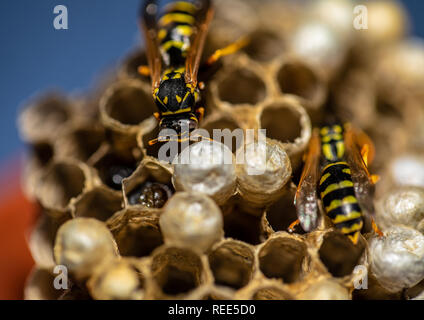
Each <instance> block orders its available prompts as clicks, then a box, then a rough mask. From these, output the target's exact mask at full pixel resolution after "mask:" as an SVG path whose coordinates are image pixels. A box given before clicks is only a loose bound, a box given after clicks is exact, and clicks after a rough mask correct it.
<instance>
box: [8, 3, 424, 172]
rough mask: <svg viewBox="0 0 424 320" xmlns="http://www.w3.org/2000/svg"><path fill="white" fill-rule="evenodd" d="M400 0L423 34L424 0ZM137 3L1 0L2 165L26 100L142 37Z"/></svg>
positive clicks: (78, 77)
mask: <svg viewBox="0 0 424 320" xmlns="http://www.w3.org/2000/svg"><path fill="white" fill-rule="evenodd" d="M229 1H231V0H229ZM364 2H365V1H364ZM402 2H403V4H404V5H405V6H406V8H407V9H408V11H409V14H410V16H411V20H412V23H413V33H414V34H415V35H418V36H421V37H424V1H422V0H404V1H402ZM59 4H62V5H65V6H66V7H67V8H68V17H69V21H68V22H69V29H68V30H55V29H54V28H53V19H54V16H55V15H54V14H53V8H54V7H55V6H56V5H59ZM138 6H139V0H125V1H122V0H121V1H118V0H72V1H71V0H67V1H65V0H54V1H53V0H38V1H34V0H1V1H0V40H1V42H0V79H1V81H0V108H1V117H0V146H1V148H0V166H1V164H2V163H4V161H5V160H6V159H7V158H10V157H11V156H12V155H14V154H15V155H16V154H17V153H19V151H20V150H22V149H23V144H22V142H20V140H19V137H18V133H17V129H16V117H17V113H18V110H19V107H20V106H21V105H22V103H23V102H24V101H25V100H27V99H28V98H29V97H31V96H33V95H34V94H36V93H38V92H40V91H43V90H46V89H49V88H60V89H63V90H64V91H65V92H75V91H79V90H83V91H85V90H86V89H87V88H89V87H90V86H92V85H93V83H94V82H95V80H96V79H97V78H98V77H100V76H101V74H102V73H103V72H105V71H106V70H108V68H110V67H113V66H114V65H116V63H117V62H118V61H119V59H121V58H122V57H123V56H124V55H125V54H126V53H127V52H128V51H129V50H130V49H131V48H133V47H134V46H136V45H137V44H139V43H140V41H141V38H140V34H139V31H138V28H137V11H138V10H137V9H138Z"/></svg>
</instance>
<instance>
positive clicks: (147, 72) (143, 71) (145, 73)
mask: <svg viewBox="0 0 424 320" xmlns="http://www.w3.org/2000/svg"><path fill="white" fill-rule="evenodd" d="M137 71H138V73H139V74H141V75H142V76H145V77H148V76H150V68H149V67H148V66H139V67H138V68H137Z"/></svg>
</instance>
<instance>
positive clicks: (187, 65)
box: [138, 0, 248, 145]
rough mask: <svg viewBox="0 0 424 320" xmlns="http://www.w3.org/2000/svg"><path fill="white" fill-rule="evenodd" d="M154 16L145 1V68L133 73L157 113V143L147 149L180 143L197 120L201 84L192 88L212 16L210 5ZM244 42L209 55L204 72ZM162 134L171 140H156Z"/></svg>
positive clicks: (206, 0)
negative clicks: (148, 86)
mask: <svg viewBox="0 0 424 320" xmlns="http://www.w3.org/2000/svg"><path fill="white" fill-rule="evenodd" d="M157 13H158V6H157V4H156V1H154V0H146V1H145V2H144V4H143V5H142V7H141V10H140V26H141V29H142V32H143V34H144V39H145V43H146V51H147V62H148V66H140V67H139V69H138V71H139V72H140V73H141V74H143V75H149V76H150V78H151V81H152V93H153V99H154V101H155V103H156V105H157V107H158V112H156V113H154V116H155V117H156V119H157V120H158V122H159V128H160V132H159V136H158V138H156V139H153V140H151V141H149V145H153V144H155V143H157V142H158V141H161V142H164V141H171V140H173V141H182V140H186V139H188V135H189V133H190V132H192V131H193V130H195V129H197V127H198V123H199V122H200V121H201V119H202V118H203V115H204V112H205V108H204V107H203V106H200V104H199V102H200V92H199V89H203V87H204V84H203V82H198V79H197V76H198V72H199V68H200V67H201V57H202V53H203V49H204V45H205V40H206V36H207V32H208V29H209V25H210V22H211V20H212V17H213V13H214V10H213V7H212V5H211V1H210V0H203V1H194V2H189V1H177V2H172V3H170V4H168V5H167V6H165V8H164V12H163V13H162V14H161V15H160V16H159V19H157V15H158V14H157ZM247 42H248V40H247V38H243V39H240V40H239V41H236V42H235V43H233V44H230V45H229V46H227V47H225V48H223V49H219V50H217V51H215V53H214V54H213V55H212V56H211V57H210V58H209V59H207V61H206V66H211V65H212V64H214V63H215V62H216V61H218V60H219V59H220V58H221V57H222V56H225V55H228V54H232V53H234V52H236V51H238V50H239V49H241V48H242V47H244V46H245V45H246V44H247ZM202 67H203V65H202ZM162 129H172V130H174V131H175V132H176V134H174V136H173V137H172V136H169V135H165V134H164V135H161V131H162ZM162 132H164V131H162Z"/></svg>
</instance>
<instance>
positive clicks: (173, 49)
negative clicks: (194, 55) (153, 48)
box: [158, 1, 197, 68]
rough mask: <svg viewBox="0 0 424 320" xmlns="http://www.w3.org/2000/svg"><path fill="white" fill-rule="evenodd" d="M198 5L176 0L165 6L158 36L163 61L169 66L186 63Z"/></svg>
mask: <svg viewBox="0 0 424 320" xmlns="http://www.w3.org/2000/svg"><path fill="white" fill-rule="evenodd" d="M196 10H197V9H196V7H195V5H194V4H193V3H191V2H188V1H176V2H173V3H170V4H169V5H168V6H166V8H165V12H164V14H163V15H162V16H161V18H160V19H159V22H158V25H159V31H158V38H159V41H160V44H159V45H160V50H161V53H162V58H163V61H164V62H165V65H166V66H167V67H174V68H177V67H180V66H183V65H184V62H185V58H186V56H187V52H188V50H190V46H191V43H190V37H191V35H192V33H193V26H194V24H195V21H196V18H195V14H196Z"/></svg>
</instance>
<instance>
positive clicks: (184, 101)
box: [154, 71, 195, 115]
mask: <svg viewBox="0 0 424 320" xmlns="http://www.w3.org/2000/svg"><path fill="white" fill-rule="evenodd" d="M154 98H155V102H156V105H157V106H158V108H159V110H160V111H161V112H162V114H163V115H166V114H167V112H176V111H179V112H190V111H192V108H193V106H194V103H195V97H194V90H193V88H192V86H191V85H189V84H187V83H186V82H185V80H184V73H181V72H174V71H171V72H168V73H166V72H165V75H164V76H163V77H162V81H161V83H160V85H159V88H157V89H156V90H155V92H154Z"/></svg>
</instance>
